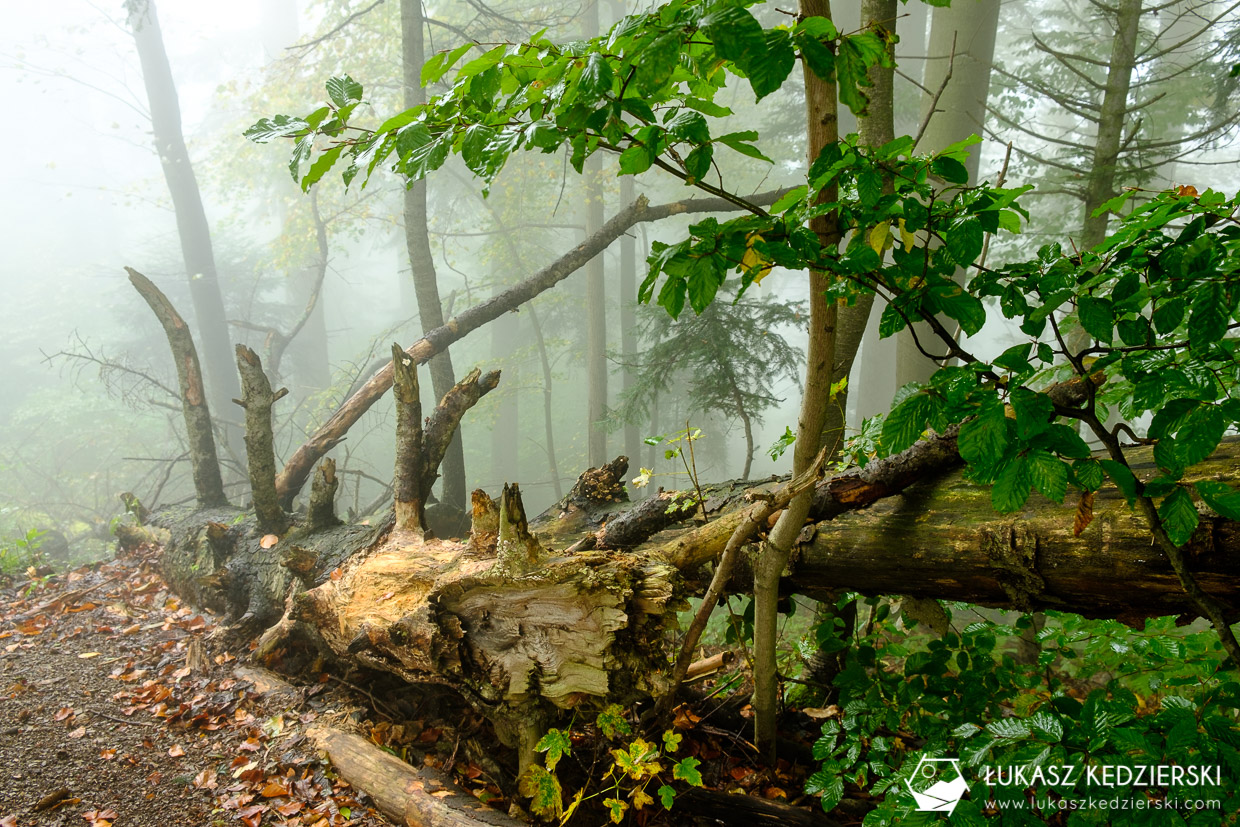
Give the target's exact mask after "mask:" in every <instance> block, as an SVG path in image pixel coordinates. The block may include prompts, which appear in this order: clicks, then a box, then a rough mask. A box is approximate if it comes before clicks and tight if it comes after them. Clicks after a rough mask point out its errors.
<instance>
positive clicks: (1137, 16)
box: [1081, 0, 1141, 250]
mask: <svg viewBox="0 0 1240 827" xmlns="http://www.w3.org/2000/svg"><path fill="white" fill-rule="evenodd" d="M1140 24H1141V0H1119V4H1118V5H1117V6H1116V17H1115V37H1114V39H1112V41H1111V59H1110V61H1108V68H1107V84H1106V91H1105V92H1104V93H1103V95H1102V109H1101V111H1100V112H1099V114H1098V139H1097V141H1096V142H1095V143H1094V159H1093V163H1092V164H1091V165H1090V173H1089V181H1088V183H1087V184H1086V187H1085V218H1084V224H1083V226H1082V228H1081V249H1083V250H1087V249H1089V248H1090V247H1093V246H1094V245H1096V244H1101V243H1102V241H1103V239H1105V238H1106V235H1107V221H1108V219H1109V217H1110V216H1109V214H1107V213H1103V214H1102V215H1099V216H1096V217H1095V216H1094V211H1095V210H1096V209H1098V207H1100V206H1102V204H1104V203H1105V202H1106V201H1107V200H1109V199H1111V198H1114V197H1115V166H1116V164H1117V163H1118V161H1119V153H1120V143H1121V142H1122V140H1123V137H1124V122H1125V120H1126V116H1127V115H1128V92H1129V89H1131V87H1132V73H1133V69H1134V68H1135V66H1136V57H1137V33H1138V32H1139V30H1140Z"/></svg>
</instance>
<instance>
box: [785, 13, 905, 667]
mask: <svg viewBox="0 0 1240 827" xmlns="http://www.w3.org/2000/svg"><path fill="white" fill-rule="evenodd" d="M897 6H898V3H897V0H862V3H861V28H862V29H870V28H874V29H875V30H876V31H879V32H884V33H887V34H888V37H887V38H886V40H887V53H888V55H889V56H890V57H891V58H892V60H893V62H894V59H895V39H896V38H895V33H896V20H897V15H898V14H899V11H898V9H897ZM869 78H870V82H871V83H872V84H874V85H873V86H872V87H870V90H869V95H870V105H869V108H868V110H867V113H866V114H865V115H864V116H862V117H860V118H858V119H857V128H858V132H859V134H860V137H861V143H862V144H863V145H864V146H869V147H880V146H883V145H884V144H886V143H888V142H890V141H893V140H895V96H894V83H895V70H894V68H886V67H883V66H874V67H872V68H871V69H870V71H869ZM892 191H893V187H892V184H891V181H890V180H889V179H888V180H884V181H883V193H884V194H889V193H891V192H892ZM873 305H874V294H873V293H867V294H865V295H864V296H860V297H859V298H858V299H857V302H856V304H853V305H852V306H840V308H839V309H838V311H837V312H838V314H839V315H838V319H837V323H836V328H835V367H834V369H833V370H832V374H831V377H832V382H833V383H836V382H839V381H840V380H841V379H844V378H846V377H847V376H848V375H849V374H850V373H851V372H852V367H853V361H854V360H855V359H856V357H857V351H858V349H859V348H860V346H861V339H862V337H863V336H864V334H865V330H866V327H867V324H868V322H869V318H870V309H871V308H872V307H873ZM847 418H848V388H847V386H844V387H843V388H841V390H840V391H839V392H837V393H836V394H835V396H834V397H833V398H832V399H831V400H830V404H829V406H828V408H827V424H826V426H825V427H824V428H823V431H822V445H823V447H824V448H826V449H827V456H828V457H832V458H834V457H835V456H836V455H838V454H839V452H840V449H841V448H843V444H844V435H845V426H846V425H847ZM837 617H839V618H840V619H841V620H843V621H844V628H845V629H847V630H852V629H855V628H856V621H857V604H856V601H853V602H851V603H849V604H848V605H847V606H845V607H844V608H843V609H842V610H837V608H836V605H835V602H834V601H829V600H825V601H822V602H820V603H819V604H818V607H817V611H816V613H815V619H814V622H815V624H823V623H834V622H835V619H836V618H837ZM847 653H848V649H847V648H845V649H841V650H839V651H837V652H824V651H822V650H821V649H819V650H816V651H815V652H814V653H813V654H812V655H811V656H810V657H808V658H807V659H806V663H805V670H806V675H807V677H808V679H809V680H810V681H812V682H814V683H818V684H820V685H823V686H830V685H831V683H832V682H833V681H834V680H835V676H836V675H838V674H839V673H840V671H841V670H842V669H843V668H844V659H845V658H846V657H847Z"/></svg>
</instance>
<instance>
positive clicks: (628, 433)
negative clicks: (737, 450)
mask: <svg viewBox="0 0 1240 827" xmlns="http://www.w3.org/2000/svg"><path fill="white" fill-rule="evenodd" d="M635 197H636V196H635V193H634V192H633V176H632V175H625V176H624V177H622V178H621V179H620V203H621V204H632V203H633V199H634V198H635ZM636 311H637V239H636V238H634V237H633V234H632V233H625V234H624V237H623V238H621V239H620V359H621V363H622V364H623V365H624V372H623V373H622V374H621V380H620V381H621V383H622V387H623V389H624V391H625V392H628V390H629V388H631V387H632V386H633V360H634V359H635V358H636V357H637V312H636ZM641 448H642V439H641V434H640V433H639V432H638V429H637V423H636V422H626V423H624V455H625V456H626V457H629V458H630V459H631V460H632V461H633V462H634V463H636V462H637V461H638V459H639V456H640V452H641ZM751 453H752V452H751Z"/></svg>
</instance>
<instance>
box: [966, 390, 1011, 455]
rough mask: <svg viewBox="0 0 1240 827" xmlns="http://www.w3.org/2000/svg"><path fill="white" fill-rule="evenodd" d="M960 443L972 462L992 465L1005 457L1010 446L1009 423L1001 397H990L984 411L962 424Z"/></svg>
mask: <svg viewBox="0 0 1240 827" xmlns="http://www.w3.org/2000/svg"><path fill="white" fill-rule="evenodd" d="M956 446H957V448H958V450H959V451H960V456H961V457H963V458H964V460H965V462H967V463H969V464H970V465H978V466H981V467H983V468H990V467H993V466H994V465H995V464H996V463H998V462H999V460H1001V459H1002V458H1003V454H1004V452H1006V451H1007V446H1008V423H1007V417H1006V416H1004V415H1003V406H1002V405H1001V404H1000V403H999V400H998V399H995V398H994V397H993V396H991V397H988V398H987V403H986V404H985V405H984V406H983V408H982V412H981V413H979V414H978V415H977V416H976V417H974V418H973V419H970V420H968V421H967V422H965V423H964V424H963V425H961V426H960V434H959V436H958V437H957V438H956Z"/></svg>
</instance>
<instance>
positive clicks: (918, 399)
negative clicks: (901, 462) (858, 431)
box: [882, 391, 934, 455]
mask: <svg viewBox="0 0 1240 827" xmlns="http://www.w3.org/2000/svg"><path fill="white" fill-rule="evenodd" d="M933 408H934V405H933V401H932V400H931V399H930V397H929V396H928V395H927V394H925V393H922V392H920V391H919V392H917V393H914V394H912V395H910V396H909V397H908V398H906V399H905V400H904V401H903V402H901V403H900V404H899V405H896V406H895V407H894V408H892V409H891V413H889V414H887V418H886V419H884V420H883V433H882V445H883V451H884V452H885V453H886V454H888V455H890V454H898V453H900V452H901V451H903V450H904V449H905V448H907V447H909V446H910V445H912V444H913V443H914V442H916V441H917V440H919V439H921V435H922V433H924V432H925V430H926V422H927V421H928V420H929V419H930V413H931V411H932V410H933Z"/></svg>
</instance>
